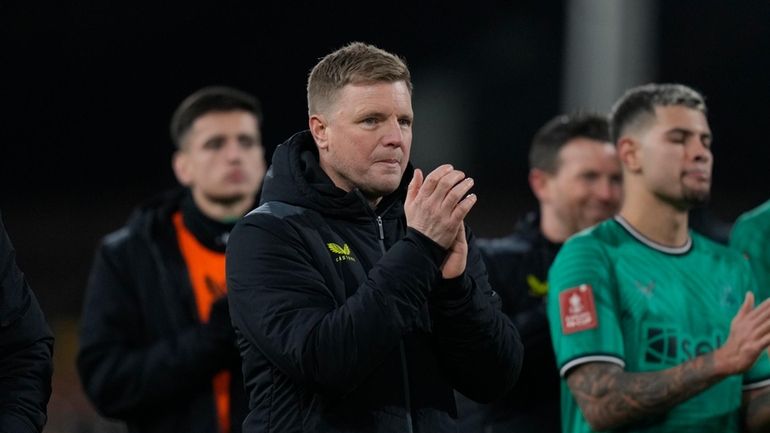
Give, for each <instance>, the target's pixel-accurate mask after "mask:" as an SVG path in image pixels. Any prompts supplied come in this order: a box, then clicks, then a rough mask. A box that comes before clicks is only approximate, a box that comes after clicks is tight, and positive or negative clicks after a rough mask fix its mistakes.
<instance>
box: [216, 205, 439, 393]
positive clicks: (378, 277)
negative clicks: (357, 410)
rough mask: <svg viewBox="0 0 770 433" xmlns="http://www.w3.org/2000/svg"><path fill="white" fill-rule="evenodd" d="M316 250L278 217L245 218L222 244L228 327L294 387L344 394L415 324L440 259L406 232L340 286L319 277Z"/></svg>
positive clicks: (415, 237)
mask: <svg viewBox="0 0 770 433" xmlns="http://www.w3.org/2000/svg"><path fill="white" fill-rule="evenodd" d="M318 240H319V242H320V238H319V239H318ZM324 247H325V246H324V245H323V244H320V248H322V249H325V248H324ZM317 251H319V247H318V246H313V245H310V246H309V244H308V242H307V241H306V238H305V237H303V236H302V235H300V234H299V232H298V231H297V229H296V227H295V226H293V225H292V224H291V223H289V222H286V221H285V220H284V219H280V218H278V217H275V216H272V215H269V214H255V215H251V216H249V217H247V219H244V220H241V222H239V224H238V225H237V226H236V228H235V229H234V230H233V232H232V234H231V236H230V241H229V243H228V247H227V260H226V263H227V284H228V288H229V290H230V308H231V312H232V320H233V324H234V326H235V327H236V329H238V330H239V331H240V332H241V333H242V334H243V335H244V337H245V339H246V340H247V342H248V343H249V344H251V345H253V346H255V347H257V348H258V349H259V350H260V352H262V353H263V354H264V355H265V356H266V357H267V358H268V359H269V360H270V362H271V363H272V364H274V365H275V366H277V367H278V368H279V369H280V370H281V371H282V372H283V373H284V374H286V375H288V376H289V377H291V378H292V379H293V380H294V381H297V382H298V383H302V384H304V386H309V387H313V388H315V389H319V390H320V391H321V392H324V393H328V394H333V395H342V394H345V393H348V392H350V391H352V390H354V389H355V388H356V386H357V385H358V384H360V383H361V381H362V380H363V379H364V378H365V377H366V376H367V375H369V374H370V373H371V371H373V370H374V368H375V367H376V366H377V365H378V364H380V363H381V362H382V361H383V360H384V359H385V357H386V355H388V354H390V353H391V352H392V351H393V350H397V348H398V344H399V341H400V340H401V337H402V335H403V334H405V333H407V332H409V331H410V330H411V329H412V328H413V326H414V325H415V324H416V322H417V319H418V318H419V316H420V310H421V308H424V305H425V302H426V295H427V293H428V291H429V288H430V287H431V285H432V284H433V283H434V282H435V281H436V278H438V276H439V267H438V266H439V264H440V263H441V261H442V260H443V256H444V254H445V253H444V252H443V251H442V250H441V249H436V248H435V247H434V246H432V245H430V244H428V243H426V242H425V240H424V239H423V238H422V237H421V236H418V235H417V234H416V233H415V232H413V231H411V230H409V231H408V232H407V234H406V236H405V237H404V238H403V239H402V240H400V241H398V242H396V243H395V244H394V245H393V246H392V247H391V248H390V249H389V250H388V251H387V252H386V253H385V254H384V255H383V257H382V258H381V259H380V260H379V261H378V262H377V263H375V264H374V265H373V267H372V268H371V269H370V270H369V272H368V274H367V275H366V279H365V281H364V282H363V283H362V284H361V285H360V286H359V287H357V288H347V289H346V288H345V287H344V282H343V281H342V280H341V279H338V280H337V281H327V279H325V278H324V275H323V273H322V272H321V271H320V267H321V266H320V264H319V263H320V261H321V260H323V259H322V258H321V257H320V256H315V255H314V252H317ZM321 252H323V253H324V255H325V256H326V257H327V260H329V259H328V257H329V254H328V252H325V251H323V250H321ZM335 278H336V277H335ZM333 286H334V287H333ZM352 290H355V293H354V294H352V295H351V296H349V297H347V298H346V297H345V293H346V291H347V292H348V293H349V292H351V291H352ZM340 294H341V295H340Z"/></svg>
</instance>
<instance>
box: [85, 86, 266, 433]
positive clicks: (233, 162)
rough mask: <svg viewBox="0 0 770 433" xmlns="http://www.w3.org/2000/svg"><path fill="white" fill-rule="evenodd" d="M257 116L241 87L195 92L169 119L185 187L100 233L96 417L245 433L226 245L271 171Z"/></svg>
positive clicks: (89, 352) (93, 334)
mask: <svg viewBox="0 0 770 433" xmlns="http://www.w3.org/2000/svg"><path fill="white" fill-rule="evenodd" d="M261 122H262V111H261V106H260V103H259V101H258V100H257V98H255V97H254V96H252V95H249V94H247V93H245V92H243V91H240V90H238V89H233V88H229V87H222V86H213V87H206V88H203V89H200V90H199V91H197V92H195V93H193V94H192V95H190V96H189V97H187V98H186V99H185V100H184V101H183V102H182V103H181V104H180V105H179V107H178V108H177V110H176V112H175V113H174V115H173V118H172V121H171V136H172V139H173V141H174V143H175V145H176V152H175V154H174V156H173V161H172V166H173V170H174V174H175V175H176V178H177V180H178V181H179V183H180V184H181V187H179V188H175V189H173V190H171V191H166V192H163V193H162V194H160V195H159V196H157V197H155V198H153V199H151V200H149V201H148V202H147V203H144V204H142V205H141V206H139V207H138V209H137V210H136V211H135V212H134V213H133V214H132V215H131V217H130V218H129V220H128V222H127V223H126V225H125V226H124V227H123V228H121V229H120V230H118V231H116V232H114V233H111V234H109V235H107V236H105V237H104V239H103V241H102V243H101V245H100V247H99V249H98V251H97V253H96V257H95V259H94V262H93V266H92V269H91V274H90V277H89V280H88V286H87V289H86V296H85V301H84V305H83V312H82V318H81V329H80V349H79V353H78V357H77V367H78V372H79V375H80V378H81V381H82V384H83V388H84V389H85V391H86V394H87V395H88V397H89V398H90V400H91V401H92V402H93V404H94V405H95V406H96V408H97V410H98V411H99V413H100V414H102V415H104V416H106V417H109V418H115V419H119V420H123V421H125V423H126V424H127V427H128V430H129V431H130V432H137V433H138V432H143V433H149V432H165V433H170V432H180V433H181V432H184V433H195V432H209V433H210V432H219V433H229V432H233V433H235V432H240V431H241V424H242V422H243V419H244V417H245V412H246V398H245V394H244V391H243V380H242V375H241V369H240V358H239V355H238V350H237V347H236V340H235V333H234V331H233V328H232V326H231V324H230V314H229V308H228V302H227V287H226V284H225V249H226V246H227V241H228V238H229V235H230V231H231V229H232V228H233V226H234V224H235V222H236V221H237V220H238V219H239V218H240V217H242V216H243V215H244V214H245V213H246V212H247V211H248V210H250V209H252V208H253V207H255V206H256V204H257V201H258V193H259V189H260V186H261V184H262V179H263V176H264V174H265V158H264V149H263V146H262V138H261V132H260V128H261Z"/></svg>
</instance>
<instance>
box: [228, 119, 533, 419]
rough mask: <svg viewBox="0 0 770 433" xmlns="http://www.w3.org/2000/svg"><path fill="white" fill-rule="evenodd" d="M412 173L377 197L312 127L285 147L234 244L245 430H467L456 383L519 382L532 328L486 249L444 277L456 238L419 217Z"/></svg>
mask: <svg viewBox="0 0 770 433" xmlns="http://www.w3.org/2000/svg"><path fill="white" fill-rule="evenodd" d="M410 177H411V169H410V170H409V172H408V174H407V175H405V179H404V180H403V181H402V185H401V187H400V188H399V190H398V191H397V192H396V193H394V194H392V195H390V196H388V197H385V198H383V200H382V201H381V202H380V204H379V206H378V207H377V209H374V210H373V209H371V208H370V207H369V205H368V203H367V201H366V200H365V199H364V197H363V195H362V194H361V193H360V192H359V191H357V190H354V191H352V192H350V193H346V192H344V191H342V190H340V189H337V188H336V187H334V185H333V184H332V182H331V180H329V178H328V177H327V176H326V175H325V174H324V173H323V171H322V170H321V169H320V167H319V165H318V154H317V151H316V147H315V145H314V143H313V140H312V137H311V136H310V134H309V132H307V131H305V132H302V133H299V134H296V135H295V136H294V137H292V138H291V139H289V141H287V142H286V143H284V144H283V145H281V146H279V147H278V148H277V150H276V152H275V155H274V158H273V164H272V167H271V169H270V171H269V172H268V175H267V177H266V179H265V183H264V187H263V193H262V203H263V204H262V205H261V206H260V207H259V208H258V209H256V210H255V211H253V212H252V213H250V214H249V215H247V216H246V217H245V218H244V219H242V220H241V221H240V222H239V223H238V224H237V225H236V227H235V229H234V230H233V233H232V235H231V238H230V243H229V244H228V247H227V279H228V281H227V282H228V287H229V289H230V298H229V299H230V311H231V314H232V320H233V324H234V325H235V328H236V331H237V332H238V334H239V344H240V347H241V356H242V358H243V370H244V376H245V380H246V390H247V393H248V394H249V399H250V404H249V408H250V413H249V415H248V417H247V419H246V422H245V423H244V432H249V433H256V432H260V433H276V432H281V433H283V432H314V433H315V432H356V433H367V432H378V433H379V432H394V433H395V432H398V433H403V432H410V431H414V432H422V433H442V432H455V431H456V430H457V427H456V424H455V419H454V418H455V417H456V406H455V400H454V395H453V388H458V389H460V390H462V391H463V392H464V393H466V395H469V396H471V397H472V398H474V399H477V400H480V401H490V400H494V399H497V398H499V397H501V396H502V395H504V394H505V393H506V391H507V390H508V389H510V387H511V386H512V385H513V383H514V382H515V381H516V378H517V376H518V372H519V368H520V363H521V356H522V350H521V344H520V342H519V337H518V334H517V332H516V329H515V328H514V327H513V325H512V324H511V322H510V320H509V319H508V318H507V317H506V316H505V315H504V314H502V313H501V312H500V310H499V303H498V301H497V297H496V296H495V295H494V293H493V292H492V290H491V289H490V287H489V284H488V283H487V280H486V270H485V268H484V265H483V263H482V260H481V257H480V255H479V254H478V251H477V250H476V249H475V248H473V247H471V249H470V252H469V255H468V265H467V269H466V272H465V274H464V275H463V276H461V277H459V278H457V279H454V280H448V281H447V280H442V279H441V273H440V268H439V266H440V265H441V263H442V261H443V259H444V256H445V251H444V250H443V249H442V248H440V247H439V246H438V245H437V244H435V243H434V242H433V241H431V240H429V239H428V238H426V237H425V236H423V235H422V234H420V233H418V232H416V231H414V230H412V229H407V227H406V221H405V218H404V212H403V202H402V201H403V197H404V193H405V188H406V183H407V181H408V178H410ZM469 245H471V246H472V245H473V243H472V242H469Z"/></svg>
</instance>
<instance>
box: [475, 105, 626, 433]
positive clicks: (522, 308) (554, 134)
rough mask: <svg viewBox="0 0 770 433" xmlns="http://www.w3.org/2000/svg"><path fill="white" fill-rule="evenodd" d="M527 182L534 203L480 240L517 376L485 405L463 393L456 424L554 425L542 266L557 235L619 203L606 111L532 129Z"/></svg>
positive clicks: (558, 241)
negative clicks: (518, 362)
mask: <svg viewBox="0 0 770 433" xmlns="http://www.w3.org/2000/svg"><path fill="white" fill-rule="evenodd" d="M529 166H530V172H529V184H530V187H531V189H532V192H533V193H534V195H535V197H536V198H537V200H538V203H539V209H538V210H537V211H533V212H530V213H527V214H526V215H524V216H523V217H522V218H521V219H520V220H519V221H518V223H517V224H516V227H515V229H514V231H513V233H511V234H509V235H507V236H504V237H500V238H494V239H479V240H478V246H479V249H480V251H481V253H482V256H483V257H484V263H485V264H486V265H487V269H488V270H489V281H490V283H491V284H492V287H494V288H495V290H497V291H498V293H499V294H500V298H501V299H502V301H503V311H504V312H505V313H506V314H508V316H510V317H511V319H512V320H513V322H514V324H515V325H516V328H517V329H518V330H519V333H520V335H521V340H522V343H523V344H524V362H523V365H522V370H521V379H520V380H519V381H518V383H517V384H516V386H515V387H514V389H513V390H512V391H511V392H510V393H508V395H506V396H505V398H504V399H502V400H500V401H498V402H496V403H494V404H491V405H486V406H478V405H476V404H474V403H473V402H466V401H465V400H462V397H460V398H461V402H462V403H463V405H462V406H463V410H462V411H461V412H462V416H461V418H462V422H461V423H462V427H463V429H462V431H467V432H481V431H483V432H485V433H501V432H537V433H558V432H560V431H561V422H560V419H561V418H560V408H559V403H560V396H559V386H560V385H559V372H558V369H557V368H556V359H555V357H554V353H553V346H552V344H551V336H550V334H549V327H548V317H547V316H546V312H545V300H546V295H547V293H548V280H547V278H546V276H547V275H548V269H549V268H550V267H551V264H552V263H553V260H554V258H555V257H556V253H558V252H559V249H560V248H561V245H562V244H563V243H564V241H565V240H566V239H567V238H568V237H570V236H572V235H573V234H575V233H576V232H578V231H580V230H582V229H584V228H587V227H589V226H592V225H594V224H596V223H598V222H600V221H602V220H605V219H607V218H609V217H611V216H612V215H613V214H614V213H615V212H616V211H617V210H618V207H619V206H620V199H621V172H620V162H619V160H618V157H617V152H616V151H615V147H614V145H613V144H612V142H611V140H610V127H609V120H608V119H607V116H606V115H602V114H598V113H591V112H575V113H569V114H563V115H558V116H555V117H553V118H552V119H550V120H549V121H548V122H546V123H545V124H544V125H543V126H542V127H541V128H540V129H539V130H538V131H537V133H536V134H535V136H534V137H533V139H532V145H531V147H530V151H529Z"/></svg>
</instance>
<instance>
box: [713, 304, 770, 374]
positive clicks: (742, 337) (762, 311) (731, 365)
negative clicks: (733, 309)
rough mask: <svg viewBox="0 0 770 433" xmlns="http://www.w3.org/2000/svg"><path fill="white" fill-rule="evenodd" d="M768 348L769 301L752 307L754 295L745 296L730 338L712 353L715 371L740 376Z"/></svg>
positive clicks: (769, 333) (769, 336) (769, 325)
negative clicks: (715, 364) (715, 366)
mask: <svg viewBox="0 0 770 433" xmlns="http://www.w3.org/2000/svg"><path fill="white" fill-rule="evenodd" d="M768 346H770V300H765V301H764V302H762V303H761V304H759V305H758V306H756V307H755V306H754V294H753V293H751V292H747V293H746V298H745V299H744V302H743V305H742V306H741V308H740V310H738V313H737V314H736V315H735V317H734V318H733V321H732V323H731V324H730V336H729V337H728V338H727V341H726V342H725V344H724V345H723V346H722V347H720V348H719V349H718V350H717V351H716V352H715V353H714V357H715V361H716V363H717V368H719V369H723V371H724V372H725V373H726V374H728V375H729V374H739V373H743V372H745V371H747V370H748V369H749V368H751V366H752V365H754V362H756V360H757V358H758V357H759V355H760V354H761V353H762V351H764V350H765V349H767V347H768Z"/></svg>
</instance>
